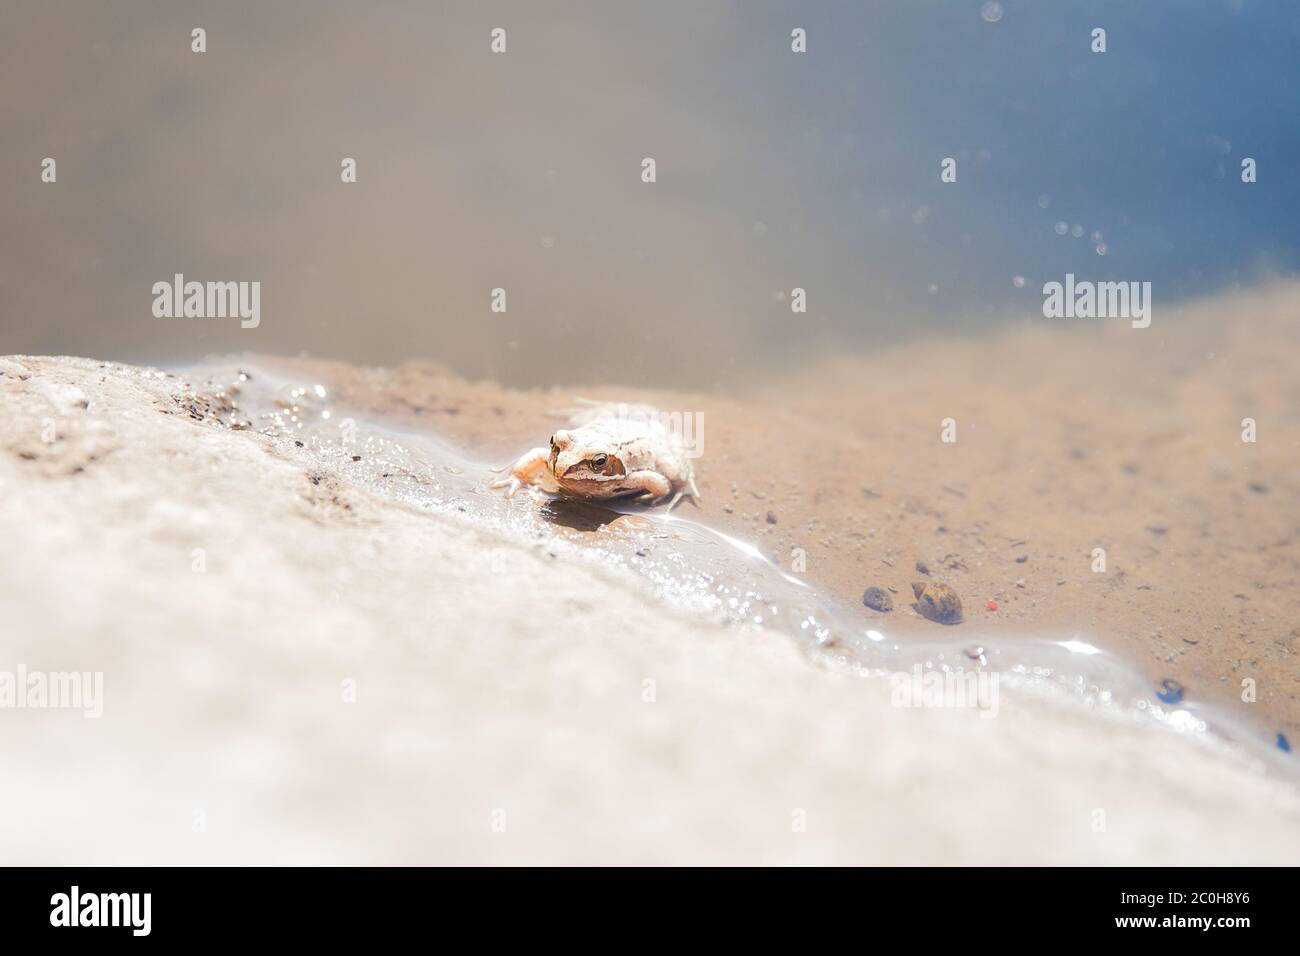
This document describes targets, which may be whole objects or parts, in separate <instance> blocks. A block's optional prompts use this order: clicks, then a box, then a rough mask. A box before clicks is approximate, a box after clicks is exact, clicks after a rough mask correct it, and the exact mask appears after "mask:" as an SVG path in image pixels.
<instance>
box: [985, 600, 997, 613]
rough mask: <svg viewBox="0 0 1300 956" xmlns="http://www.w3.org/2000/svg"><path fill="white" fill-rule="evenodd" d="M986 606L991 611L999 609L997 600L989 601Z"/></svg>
mask: <svg viewBox="0 0 1300 956" xmlns="http://www.w3.org/2000/svg"><path fill="white" fill-rule="evenodd" d="M984 606H985V607H986V608H988V609H989V610H990V611H996V610H997V609H998V602H997V601H989V603H988V604H985V605H984Z"/></svg>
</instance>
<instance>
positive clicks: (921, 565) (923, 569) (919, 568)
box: [916, 561, 930, 574]
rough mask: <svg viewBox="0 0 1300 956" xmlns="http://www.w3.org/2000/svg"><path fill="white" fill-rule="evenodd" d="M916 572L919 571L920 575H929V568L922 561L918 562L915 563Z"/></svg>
mask: <svg viewBox="0 0 1300 956" xmlns="http://www.w3.org/2000/svg"><path fill="white" fill-rule="evenodd" d="M916 570H917V571H919V572H920V573H921V574H929V573H930V566H929V565H928V564H926V563H925V562H924V561H918V562H916Z"/></svg>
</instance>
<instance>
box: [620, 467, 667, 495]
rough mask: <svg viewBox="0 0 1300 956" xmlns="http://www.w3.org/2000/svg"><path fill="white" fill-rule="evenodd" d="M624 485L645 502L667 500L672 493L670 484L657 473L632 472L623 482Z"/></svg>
mask: <svg viewBox="0 0 1300 956" xmlns="http://www.w3.org/2000/svg"><path fill="white" fill-rule="evenodd" d="M624 485H626V486H627V487H628V488H629V489H631V490H632V491H634V492H636V493H637V494H639V495H640V496H641V497H643V498H645V499H646V500H647V501H658V500H660V499H661V498H667V497H668V496H669V495H670V494H672V491H673V485H672V482H670V481H669V480H668V479H667V478H665V477H664V476H663V475H661V474H659V472H657V471H634V472H632V473H631V474H630V475H628V476H627V478H626V479H625V480H624Z"/></svg>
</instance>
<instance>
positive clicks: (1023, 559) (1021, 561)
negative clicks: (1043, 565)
mask: <svg viewBox="0 0 1300 956" xmlns="http://www.w3.org/2000/svg"><path fill="white" fill-rule="evenodd" d="M1028 560H1029V555H1027V554H1022V555H1019V556H1018V557H1017V558H1016V564H1024V563H1025V562H1026V561H1028Z"/></svg>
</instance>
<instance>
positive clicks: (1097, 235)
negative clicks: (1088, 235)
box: [1092, 229, 1101, 242]
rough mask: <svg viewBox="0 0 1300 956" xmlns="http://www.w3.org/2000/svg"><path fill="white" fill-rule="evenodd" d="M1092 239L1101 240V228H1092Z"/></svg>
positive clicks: (1094, 240)
mask: <svg viewBox="0 0 1300 956" xmlns="http://www.w3.org/2000/svg"><path fill="white" fill-rule="evenodd" d="M1092 241H1093V242H1101V230H1099V229H1094V230H1093V233H1092Z"/></svg>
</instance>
